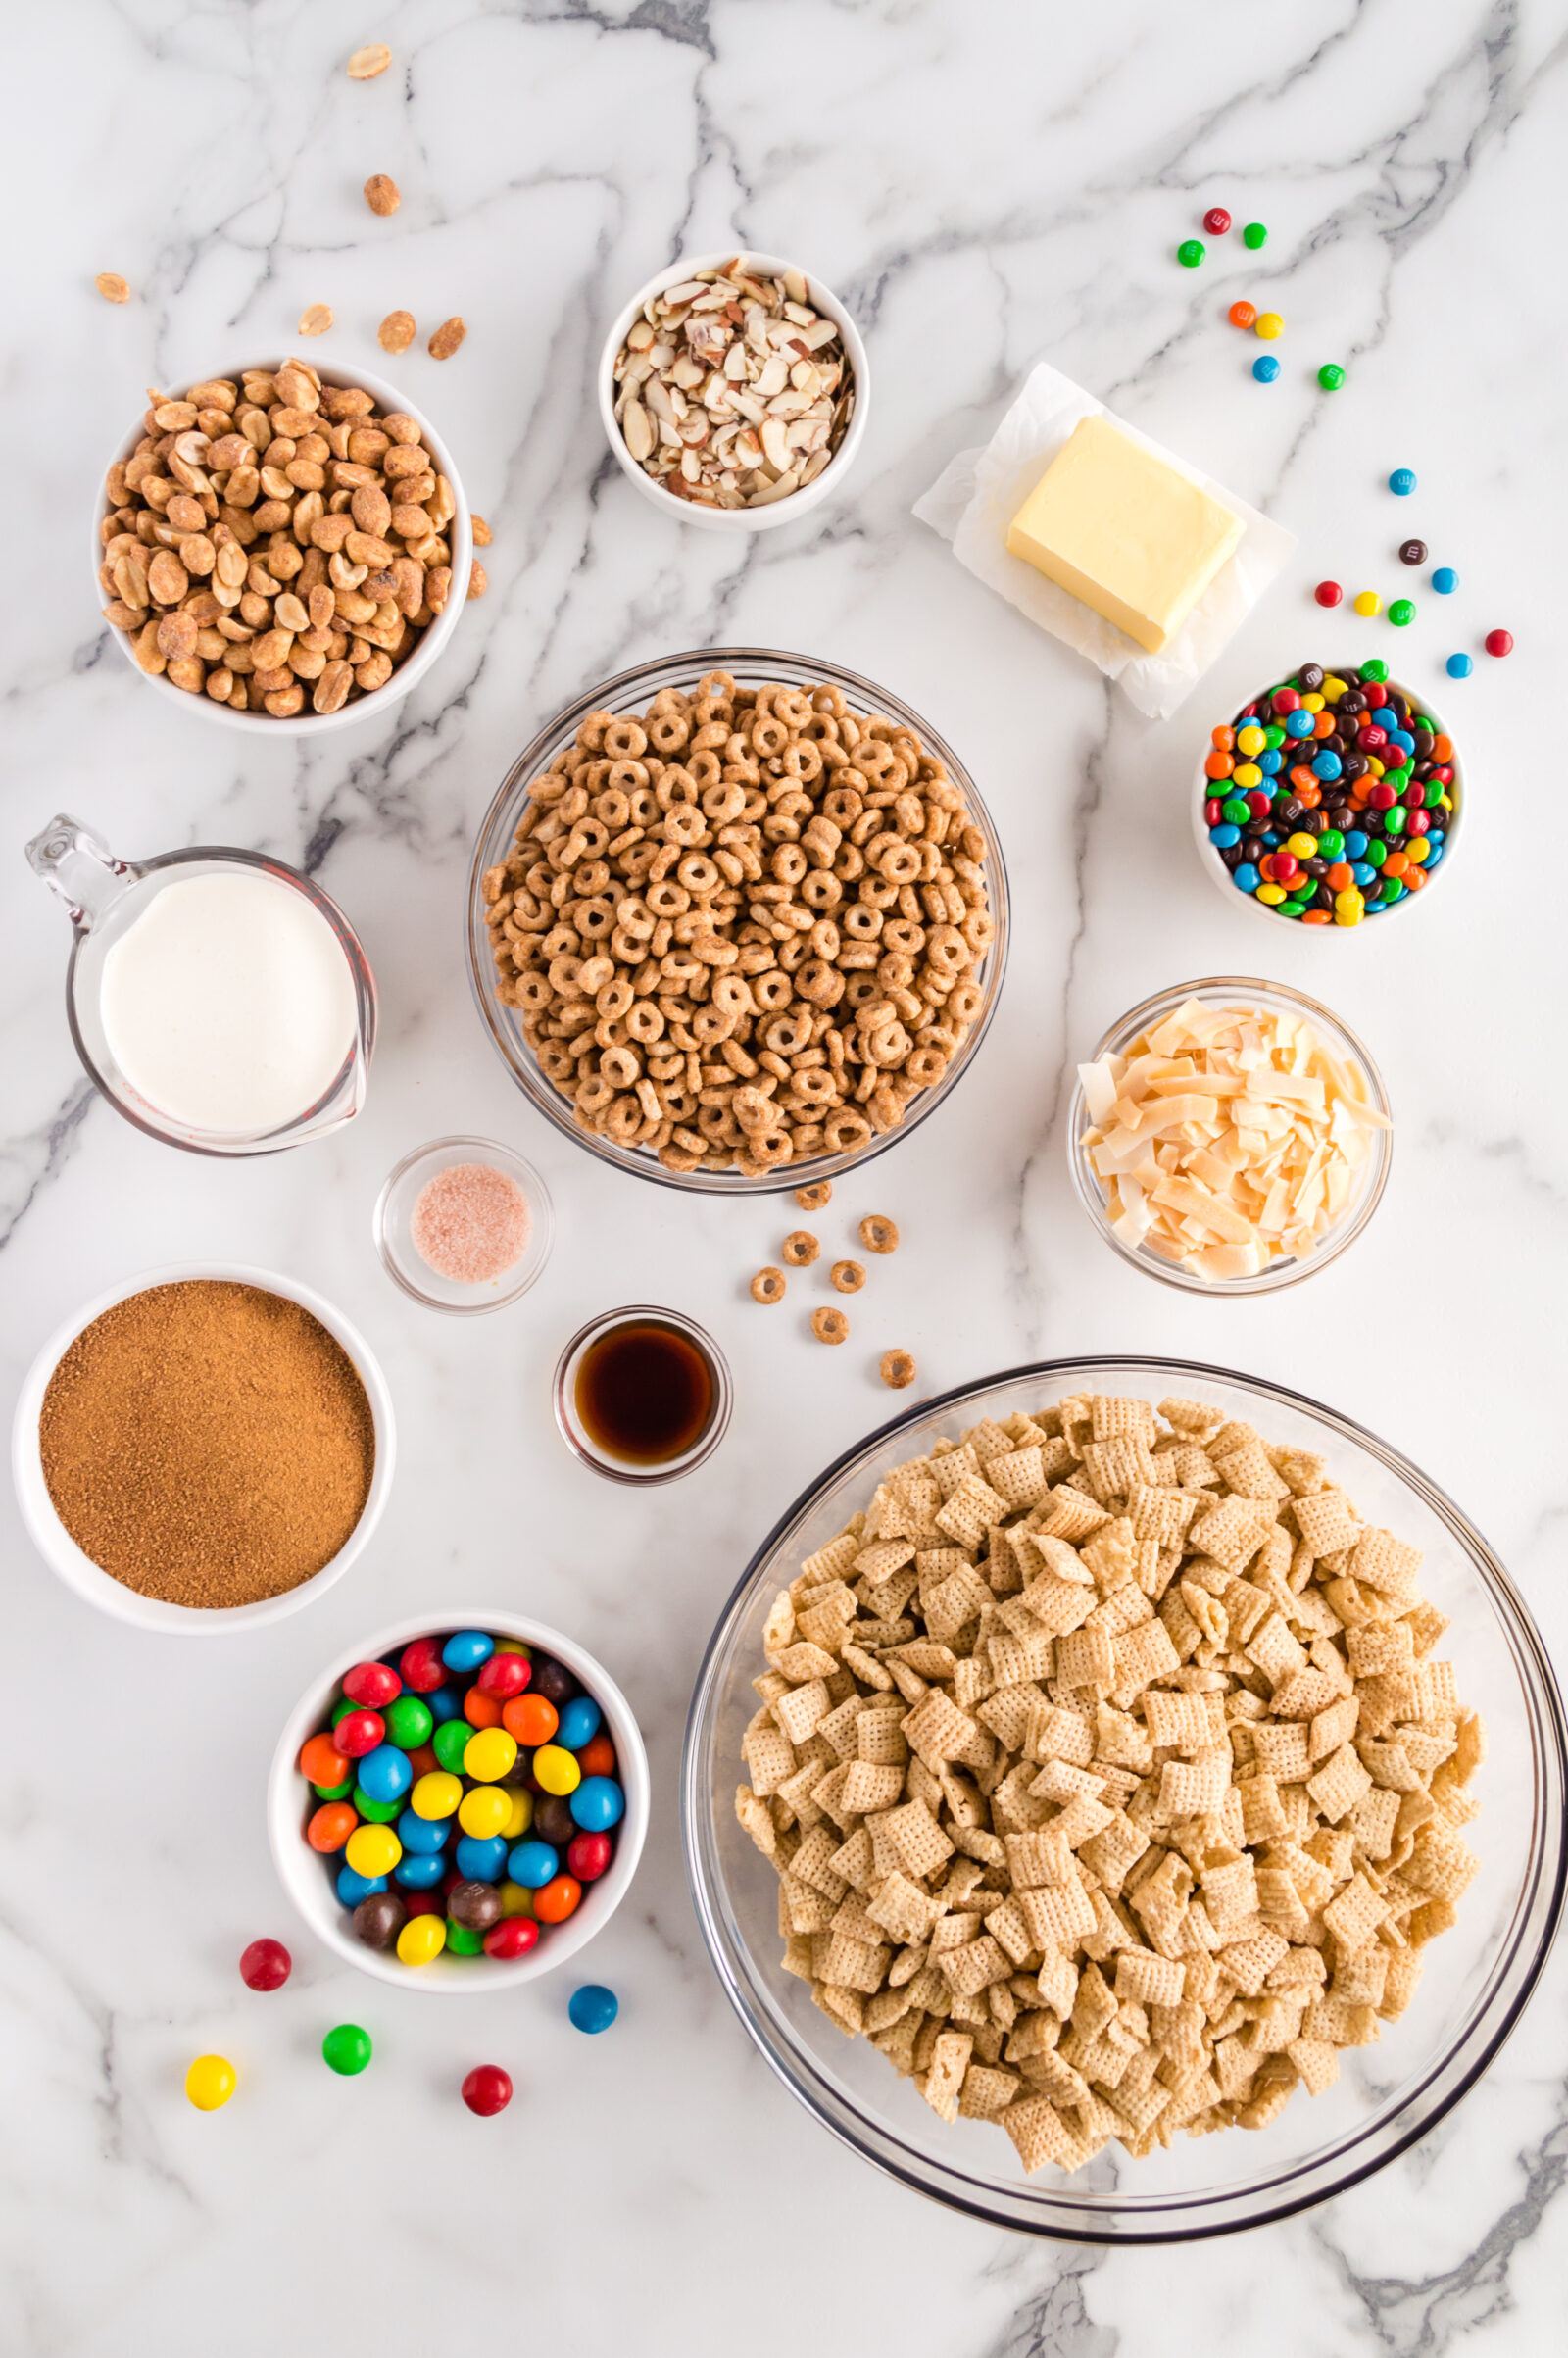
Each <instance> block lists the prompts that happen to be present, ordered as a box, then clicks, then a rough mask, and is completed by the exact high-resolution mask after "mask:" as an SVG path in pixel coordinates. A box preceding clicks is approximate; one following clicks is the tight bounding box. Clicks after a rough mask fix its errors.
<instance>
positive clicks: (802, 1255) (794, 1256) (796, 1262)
mask: <svg viewBox="0 0 1568 2358" xmlns="http://www.w3.org/2000/svg"><path fill="white" fill-rule="evenodd" d="M821 1250H822V1248H821V1246H820V1245H819V1244H818V1243H817V1240H816V1238H815V1237H814V1236H812V1234H811V1232H810V1230H809V1228H792V1229H791V1230H790V1233H789V1235H788V1236H787V1237H786V1238H785V1239H784V1246H783V1253H784V1258H785V1259H786V1260H787V1261H788V1262H789V1265H790V1267H791V1268H792V1269H809V1267H810V1265H811V1263H812V1262H813V1261H814V1260H815V1258H816V1256H817V1254H818V1253H820V1252H821Z"/></svg>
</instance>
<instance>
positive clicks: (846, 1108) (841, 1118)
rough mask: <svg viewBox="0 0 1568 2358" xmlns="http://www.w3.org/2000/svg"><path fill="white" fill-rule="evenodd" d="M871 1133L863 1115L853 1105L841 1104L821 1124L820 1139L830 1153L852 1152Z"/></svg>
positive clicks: (863, 1143) (861, 1144)
mask: <svg viewBox="0 0 1568 2358" xmlns="http://www.w3.org/2000/svg"><path fill="white" fill-rule="evenodd" d="M870 1135H871V1125H870V1123H869V1122H868V1121H867V1120H866V1118H865V1115H864V1114H863V1113H861V1112H860V1111H859V1110H858V1107H856V1106H854V1105H841V1106H840V1107H839V1110H838V1111H837V1112H836V1113H830V1114H829V1115H828V1117H827V1120H826V1121H825V1122H824V1123H823V1125H822V1140H823V1144H824V1145H825V1146H826V1148H827V1150H828V1153H829V1154H853V1153H854V1152H855V1150H856V1148H857V1147H863V1146H864V1145H865V1143H866V1140H867V1139H868V1138H869V1137H870Z"/></svg>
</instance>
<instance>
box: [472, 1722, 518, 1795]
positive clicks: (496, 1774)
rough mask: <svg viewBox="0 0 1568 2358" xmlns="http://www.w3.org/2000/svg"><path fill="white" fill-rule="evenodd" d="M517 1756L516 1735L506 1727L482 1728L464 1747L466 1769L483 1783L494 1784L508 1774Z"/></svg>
mask: <svg viewBox="0 0 1568 2358" xmlns="http://www.w3.org/2000/svg"><path fill="white" fill-rule="evenodd" d="M516 1757H517V1740H516V1738H515V1736H509V1735H508V1734H507V1731H506V1729H505V1728H480V1729H479V1731H478V1733H477V1734H476V1735H473V1736H470V1737H469V1739H468V1741H467V1744H466V1746H465V1748H464V1754H463V1766H464V1771H465V1774H466V1775H467V1776H469V1777H475V1778H477V1779H478V1780H479V1782H480V1783H481V1784H483V1785H494V1784H496V1783H497V1782H498V1781H499V1779H501V1778H502V1777H504V1776H506V1775H507V1773H508V1771H509V1770H510V1769H511V1768H512V1765H513V1763H514V1762H515V1759H516Z"/></svg>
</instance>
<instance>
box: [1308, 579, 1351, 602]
mask: <svg viewBox="0 0 1568 2358" xmlns="http://www.w3.org/2000/svg"><path fill="white" fill-rule="evenodd" d="M1312 595H1313V597H1314V598H1315V599H1316V600H1317V602H1318V604H1319V606H1339V605H1342V604H1343V603H1344V599H1345V592H1344V590H1343V589H1342V588H1341V587H1340V585H1339V583H1338V582H1337V581H1320V582H1319V583H1318V585H1317V587H1316V589H1315V590H1314V591H1313V592H1312Z"/></svg>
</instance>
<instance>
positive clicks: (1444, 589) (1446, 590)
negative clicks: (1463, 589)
mask: <svg viewBox="0 0 1568 2358" xmlns="http://www.w3.org/2000/svg"><path fill="white" fill-rule="evenodd" d="M1432 586H1433V588H1434V589H1435V590H1436V591H1437V593H1438V596H1439V597H1440V598H1451V597H1452V595H1453V593H1454V591H1455V590H1456V589H1457V588H1458V586H1459V576H1458V574H1457V573H1456V572H1455V571H1454V569H1453V567H1452V565H1439V567H1438V569H1437V571H1436V572H1435V573H1434V574H1433V576H1432Z"/></svg>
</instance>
